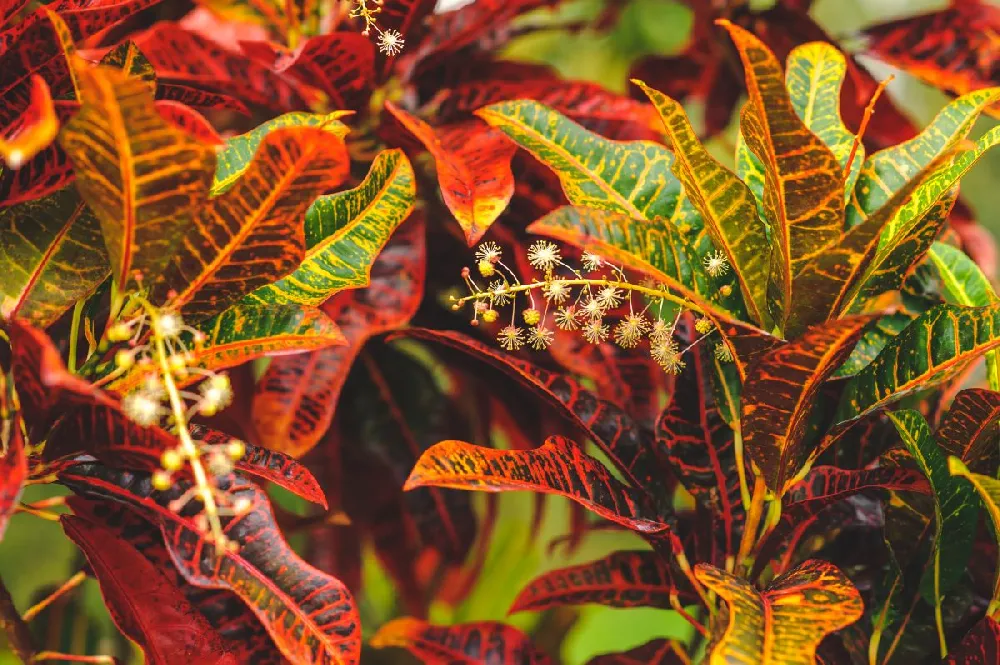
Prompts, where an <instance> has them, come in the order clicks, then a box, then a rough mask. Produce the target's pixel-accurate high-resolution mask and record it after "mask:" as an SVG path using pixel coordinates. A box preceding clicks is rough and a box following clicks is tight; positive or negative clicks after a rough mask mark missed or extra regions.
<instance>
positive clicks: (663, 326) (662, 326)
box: [649, 319, 674, 344]
mask: <svg viewBox="0 0 1000 665" xmlns="http://www.w3.org/2000/svg"><path fill="white" fill-rule="evenodd" d="M673 336H674V327H673V326H672V325H669V324H667V322H666V321H664V320H663V319H656V320H655V321H653V328H652V330H651V331H650V332H649V341H650V342H652V343H653V344H658V343H660V342H665V341H667V340H668V339H670V338H671V337H673Z"/></svg>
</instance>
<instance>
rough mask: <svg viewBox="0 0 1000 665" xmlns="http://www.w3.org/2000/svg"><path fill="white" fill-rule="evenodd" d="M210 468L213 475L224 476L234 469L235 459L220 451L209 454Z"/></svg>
mask: <svg viewBox="0 0 1000 665" xmlns="http://www.w3.org/2000/svg"><path fill="white" fill-rule="evenodd" d="M208 470H209V471H210V472H211V474H212V475H213V476H224V475H226V474H228V473H231V472H232V470H233V460H231V459H230V458H229V457H227V456H226V455H224V454H222V453H220V452H213V453H212V454H210V455H209V456H208Z"/></svg>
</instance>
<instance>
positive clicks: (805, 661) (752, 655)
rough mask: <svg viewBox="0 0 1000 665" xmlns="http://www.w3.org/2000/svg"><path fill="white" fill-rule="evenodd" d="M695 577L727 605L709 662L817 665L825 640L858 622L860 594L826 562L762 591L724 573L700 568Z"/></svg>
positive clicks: (796, 571)
mask: <svg viewBox="0 0 1000 665" xmlns="http://www.w3.org/2000/svg"><path fill="white" fill-rule="evenodd" d="M694 570H695V575H696V576H697V578H698V579H699V580H700V581H701V583H702V584H704V585H705V586H706V587H708V588H709V589H710V590H711V591H714V592H715V593H716V594H718V596H719V597H720V598H722V599H723V600H724V601H725V603H726V606H727V609H726V612H727V614H728V620H725V619H724V620H722V621H720V622H719V625H718V627H714V630H713V633H714V639H713V643H712V645H711V656H710V658H711V662H713V663H714V662H718V663H724V662H725V663H743V662H746V663H757V664H759V665H779V664H780V665H815V663H816V648H817V647H818V646H819V643H820V641H822V640H823V638H824V637H826V636H827V635H829V634H830V633H833V632H835V631H837V630H840V629H841V628H844V627H845V626H849V625H851V624H852V623H854V622H855V621H857V620H858V619H859V618H861V615H862V612H863V609H864V605H863V603H862V601H861V595H860V594H859V593H858V590H857V589H856V588H854V585H853V584H852V583H851V581H850V580H849V579H847V576H846V575H844V573H842V572H841V571H840V570H839V569H837V567H836V566H834V565H833V564H831V563H828V562H826V561H818V560H810V561H806V562H805V563H803V564H802V565H800V566H799V567H797V568H795V569H794V570H791V571H789V572H787V573H785V574H784V575H782V576H780V577H778V578H776V579H775V580H774V581H772V582H771V583H770V584H769V585H768V586H767V587H766V588H765V589H764V590H763V591H757V589H755V588H754V587H753V585H752V584H750V582H748V581H746V580H744V579H742V578H739V577H736V576H735V575H733V574H731V573H727V572H725V571H724V570H719V569H718V568H715V567H712V566H708V565H705V564H698V565H697V566H695V569H694Z"/></svg>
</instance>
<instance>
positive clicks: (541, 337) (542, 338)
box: [528, 326, 556, 351]
mask: <svg viewBox="0 0 1000 665" xmlns="http://www.w3.org/2000/svg"><path fill="white" fill-rule="evenodd" d="M555 336H556V335H555V333H554V332H552V331H551V330H549V329H548V328H546V327H545V326H535V327H534V328H532V329H531V330H530V331H529V332H528V343H529V344H531V348H533V349H535V350H536V351H541V350H543V349H547V348H548V347H549V344H551V343H552V340H553V339H554V338H555Z"/></svg>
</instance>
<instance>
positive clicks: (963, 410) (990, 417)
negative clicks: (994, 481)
mask: <svg viewBox="0 0 1000 665" xmlns="http://www.w3.org/2000/svg"><path fill="white" fill-rule="evenodd" d="M936 438H937V441H938V443H939V444H940V445H941V448H942V449H943V450H944V451H945V453H947V454H949V455H954V456H955V457H957V458H959V459H960V460H962V462H963V463H965V464H966V465H967V466H968V467H969V468H970V469H972V470H973V471H978V472H980V473H983V472H984V469H985V470H987V471H986V472H988V473H992V472H993V471H994V470H995V468H996V464H997V456H998V450H997V444H998V438H1000V394H997V393H995V392H993V391H992V390H983V389H978V388H969V389H967V390H963V391H962V392H960V393H958V395H957V396H956V397H955V401H953V402H952V403H951V408H949V409H948V411H947V412H946V413H945V415H944V418H943V419H942V420H941V426H940V427H938V430H937V433H936Z"/></svg>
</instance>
